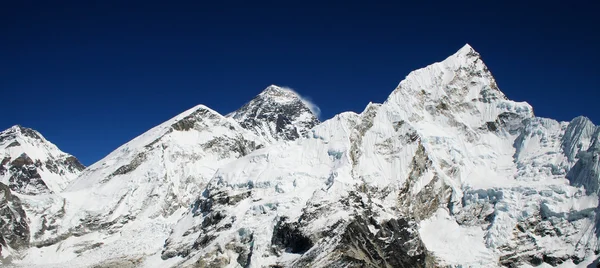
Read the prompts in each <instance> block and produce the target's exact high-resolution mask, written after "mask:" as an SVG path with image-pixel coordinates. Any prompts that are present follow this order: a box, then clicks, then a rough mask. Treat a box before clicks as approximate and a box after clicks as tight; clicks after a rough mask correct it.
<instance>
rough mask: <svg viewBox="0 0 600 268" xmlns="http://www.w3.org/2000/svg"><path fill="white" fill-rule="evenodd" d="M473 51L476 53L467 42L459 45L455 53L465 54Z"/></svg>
mask: <svg viewBox="0 0 600 268" xmlns="http://www.w3.org/2000/svg"><path fill="white" fill-rule="evenodd" d="M473 52H474V53H477V51H475V49H473V47H472V46H471V45H469V44H468V43H467V44H465V45H464V46H463V47H461V48H460V49H459V50H458V51H457V52H456V53H455V54H460V55H466V54H469V53H473Z"/></svg>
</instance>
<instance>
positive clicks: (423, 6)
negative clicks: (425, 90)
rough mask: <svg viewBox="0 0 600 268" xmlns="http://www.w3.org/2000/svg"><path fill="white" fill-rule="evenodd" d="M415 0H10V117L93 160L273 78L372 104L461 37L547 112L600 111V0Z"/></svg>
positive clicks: (0, 61) (347, 102) (2, 68)
mask: <svg viewBox="0 0 600 268" xmlns="http://www.w3.org/2000/svg"><path fill="white" fill-rule="evenodd" d="M208 2H221V3H222V4H221V5H219V4H214V3H213V4H208ZM404 2H405V1H393V2H392V1H333V0H331V1H240V2H237V1H161V2H155V1H116V0H104V1H93V0H90V1H81V0H77V1H69V2H67V1H59V0H56V1H42V0H40V1H26V0H19V1H3V2H2V4H1V5H0V33H1V35H0V89H1V93H2V94H1V95H0V96H1V97H0V98H1V99H0V114H1V115H2V116H0V128H2V129H5V128H8V127H10V126H12V125H15V124H21V125H23V126H26V127H31V128H34V129H36V130H38V131H40V132H41V133H42V134H43V135H44V136H46V138H48V139H49V140H50V141H52V142H53V143H55V144H56V145H58V146H59V147H60V148H61V149H62V150H63V151H66V152H69V153H72V154H74V155H75V156H76V157H78V158H79V159H80V160H81V161H82V162H83V163H84V164H86V165H89V164H92V163H93V162H95V161H97V160H99V159H100V158H102V157H104V156H105V155H106V154H108V153H109V152H111V151H112V150H114V149H116V148H117V147H118V146H119V145H121V144H123V143H125V142H127V141H129V140H131V139H132V138H134V137H135V136H137V135H139V134H141V133H143V132H144V131H146V130H148V129H150V128H151V127H153V126H155V125H157V124H160V123H161V122H163V121H165V120H167V119H169V118H171V117H173V116H175V115H176V114H178V113H180V112H182V111H184V110H186V109H188V108H190V107H192V106H194V105H196V104H205V105H207V106H209V107H211V108H213V109H215V110H216V111H218V112H220V113H222V114H226V113H228V112H231V111H233V110H235V109H237V108H238V107H240V106H241V105H243V104H244V103H245V102H246V101H248V100H250V99H251V98H252V97H253V96H255V95H256V94H258V93H259V92H260V91H261V90H262V89H264V88H265V87H267V86H268V85H270V84H277V85H281V86H288V87H291V88H293V89H295V90H296V91H298V92H299V93H300V94H302V95H304V96H307V97H310V98H311V99H312V101H313V102H315V103H316V104H317V105H318V106H319V107H320V108H321V111H322V114H321V117H322V118H321V119H327V118H330V117H332V116H333V115H335V114H337V113H340V112H343V111H356V112H360V111H362V110H363V108H364V107H365V106H366V105H367V103H368V102H369V101H373V102H383V101H384V100H385V99H386V97H387V96H388V95H389V94H390V93H391V92H392V90H393V89H394V88H395V87H396V86H397V84H398V83H399V82H400V81H401V80H402V79H403V78H404V77H405V76H406V75H407V74H408V73H409V72H410V71H412V70H414V69H417V68H420V67H424V66H426V65H428V64H431V63H433V62H436V61H440V60H443V59H444V58H446V57H447V56H449V55H451V54H453V53H454V52H455V51H456V50H458V49H459V48H460V47H462V46H463V45H464V44H465V43H469V44H470V45H472V46H473V47H474V48H475V50H477V51H478V52H479V53H480V54H481V55H482V57H483V60H484V62H485V63H486V64H487V65H488V67H489V69H490V70H491V71H492V73H493V74H494V76H495V77H496V80H497V82H498V84H499V86H500V89H501V90H502V91H503V92H504V93H505V94H506V95H507V96H508V97H509V98H510V99H513V100H517V101H527V102H529V103H530V104H532V105H533V107H534V111H535V113H536V114H537V115H538V116H543V117H551V118H555V119H558V120H571V119H572V118H573V117H575V116H578V115H586V116H588V117H590V118H591V119H592V120H593V121H594V122H595V123H600V111H599V109H598V108H597V103H598V101H599V97H600V88H599V85H600V74H599V67H598V63H599V62H600V52H599V48H600V19H599V17H600V16H599V15H598V10H599V8H598V5H599V4H598V3H597V1H543V2H535V1H407V2H410V3H404ZM421 2H422V3H421ZM492 2H493V3H492ZM521 2H524V3H521Z"/></svg>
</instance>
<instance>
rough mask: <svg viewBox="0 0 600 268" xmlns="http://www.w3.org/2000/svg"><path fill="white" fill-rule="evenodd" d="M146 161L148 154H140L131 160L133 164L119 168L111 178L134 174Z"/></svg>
mask: <svg viewBox="0 0 600 268" xmlns="http://www.w3.org/2000/svg"><path fill="white" fill-rule="evenodd" d="M145 160H146V154H145V153H143V152H142V153H139V154H137V155H136V156H135V157H134V158H133V159H132V160H131V162H130V163H129V164H127V165H123V166H121V167H119V168H117V170H115V171H114V172H113V173H112V174H110V176H109V178H110V177H114V176H117V175H123V174H127V173H129V172H132V171H134V170H135V169H136V168H138V167H139V166H140V165H141V164H142V163H143V162H144V161H145Z"/></svg>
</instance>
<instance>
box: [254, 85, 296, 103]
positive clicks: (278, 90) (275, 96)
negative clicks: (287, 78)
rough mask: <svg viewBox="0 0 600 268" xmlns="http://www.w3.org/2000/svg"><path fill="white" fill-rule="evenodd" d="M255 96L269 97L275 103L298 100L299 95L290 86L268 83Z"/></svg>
mask: <svg viewBox="0 0 600 268" xmlns="http://www.w3.org/2000/svg"><path fill="white" fill-rule="evenodd" d="M256 98H269V99H271V100H272V101H274V102H277V103H289V102H294V101H297V100H300V99H301V98H300V95H299V94H298V93H296V92H295V91H293V90H292V89H290V88H286V87H280V86H277V85H270V86H268V87H267V88H265V89H264V90H263V91H262V92H261V93H260V94H258V96H256Z"/></svg>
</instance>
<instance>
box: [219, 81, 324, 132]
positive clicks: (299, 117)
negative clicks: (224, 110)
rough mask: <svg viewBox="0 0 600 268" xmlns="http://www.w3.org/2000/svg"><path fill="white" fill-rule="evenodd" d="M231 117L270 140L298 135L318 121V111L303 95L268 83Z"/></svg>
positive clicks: (230, 115)
mask: <svg viewBox="0 0 600 268" xmlns="http://www.w3.org/2000/svg"><path fill="white" fill-rule="evenodd" d="M228 117H231V118H233V119H235V120H236V121H237V122H238V123H240V125H241V126H242V127H243V128H245V129H248V130H250V131H252V132H253V133H254V134H256V135H258V136H261V137H264V138H265V139H267V140H268V141H270V142H274V141H280V140H283V141H290V140H295V139H298V138H300V137H301V136H305V135H306V134H307V132H308V130H310V129H311V128H312V127H314V126H316V125H317V124H318V123H319V119H318V118H317V115H315V114H314V113H313V112H312V111H311V109H310V107H309V106H308V105H307V103H306V102H305V101H303V100H302V98H301V97H300V95H298V94H297V93H296V92H294V91H293V90H290V89H287V88H282V87H278V86H275V85H271V86H269V87H267V88H266V89H265V90H263V91H262V92H261V93H260V94H259V95H258V96H256V97H255V98H254V99H252V100H251V101H250V102H248V103H246V104H245V105H244V106H242V107H241V108H240V109H238V110H237V111H235V112H233V113H231V114H229V115H228Z"/></svg>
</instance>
